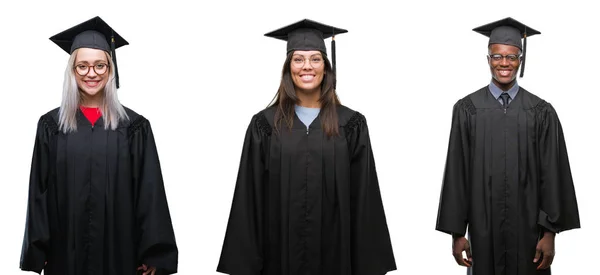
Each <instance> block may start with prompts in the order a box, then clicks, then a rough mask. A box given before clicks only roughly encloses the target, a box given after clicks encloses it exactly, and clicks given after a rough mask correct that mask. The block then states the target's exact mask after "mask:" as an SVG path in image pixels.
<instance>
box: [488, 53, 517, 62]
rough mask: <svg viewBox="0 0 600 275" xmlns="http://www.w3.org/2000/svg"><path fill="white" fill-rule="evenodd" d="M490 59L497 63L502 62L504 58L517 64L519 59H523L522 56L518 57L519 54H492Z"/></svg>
mask: <svg viewBox="0 0 600 275" xmlns="http://www.w3.org/2000/svg"><path fill="white" fill-rule="evenodd" d="M488 57H489V58H490V59H492V60H493V61H496V62H498V61H502V60H503V59H504V58H506V59H507V60H508V61H510V62H515V61H517V60H519V58H521V56H520V55H517V54H508V55H501V54H490V55H488Z"/></svg>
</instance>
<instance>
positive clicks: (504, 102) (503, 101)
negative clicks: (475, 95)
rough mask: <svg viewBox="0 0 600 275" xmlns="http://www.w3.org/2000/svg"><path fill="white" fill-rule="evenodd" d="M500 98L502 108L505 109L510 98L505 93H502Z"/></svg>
mask: <svg viewBox="0 0 600 275" xmlns="http://www.w3.org/2000/svg"><path fill="white" fill-rule="evenodd" d="M500 97H501V98H502V107H503V108H505V109H506V107H507V106H508V99H509V98H510V95H508V94H507V93H502V94H501V95H500Z"/></svg>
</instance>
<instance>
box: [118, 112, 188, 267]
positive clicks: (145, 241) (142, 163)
mask: <svg viewBox="0 0 600 275" xmlns="http://www.w3.org/2000/svg"><path fill="white" fill-rule="evenodd" d="M129 127H130V128H129V129H128V134H129V143H130V150H131V160H132V175H133V183H134V186H135V196H136V201H135V207H136V219H137V222H136V224H137V226H136V229H137V236H138V238H139V239H138V245H139V247H138V260H139V261H140V264H146V265H148V266H153V267H156V268H157V270H160V272H161V274H173V273H176V272H177V261H178V249H177V244H176V242H175V234H174V232H173V225H172V223H171V216H170V213H169V207H168V204H167V197H166V194H165V188H164V184H163V178H162V173H161V168H160V162H159V158H158V152H157V149H156V144H155V142H154V135H153V134H152V128H151V127H150V122H149V121H148V120H147V119H145V118H144V117H142V116H140V117H138V118H137V119H135V120H134V121H133V122H132V124H131V125H130V126H129Z"/></svg>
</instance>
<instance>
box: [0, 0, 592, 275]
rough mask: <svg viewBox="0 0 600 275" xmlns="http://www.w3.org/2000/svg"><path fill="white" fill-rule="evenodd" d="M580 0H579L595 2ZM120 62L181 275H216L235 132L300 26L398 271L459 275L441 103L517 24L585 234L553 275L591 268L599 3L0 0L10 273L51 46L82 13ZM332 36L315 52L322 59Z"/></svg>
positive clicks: (55, 93) (486, 77)
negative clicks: (373, 172) (344, 114)
mask: <svg viewBox="0 0 600 275" xmlns="http://www.w3.org/2000/svg"><path fill="white" fill-rule="evenodd" d="M589 3H592V2H591V1H590V2H589ZM97 15H98V16H100V17H102V18H103V19H104V20H105V21H106V22H107V23H108V24H109V25H111V26H112V27H113V28H114V29H115V30H116V31H117V32H118V33H119V34H120V35H122V36H123V37H124V38H125V39H127V40H128V41H129V43H130V45H128V46H125V47H122V48H120V49H118V50H117V57H118V64H119V73H120V76H121V89H119V97H120V100H121V102H122V103H123V104H124V105H126V106H128V107H130V108H132V109H133V110H135V111H137V112H138V113H140V114H142V115H144V116H146V117H147V118H148V119H149V120H150V122H151V123H152V127H153V130H154V134H155V138H156V142H157V146H158V150H159V155H160V160H161V165H162V170H163V175H164V182H165V187H166V191H167V196H168V200H169V207H170V210H171V215H172V219H173V225H174V228H175V235H176V239H177V244H178V247H179V253H180V254H179V255H180V257H179V274H216V272H215V269H216V266H217V263H218V260H219V255H220V252H221V245H222V242H223V237H224V234H225V228H226V225H227V220H228V216H229V211H230V207H231V200H232V196H233V191H234V186H235V179H236V175H237V170H238V166H239V159H240V153H241V148H242V142H243V138H244V133H245V131H246V128H247V126H248V123H249V122H250V118H251V117H252V115H253V114H255V113H256V112H258V111H260V110H261V109H262V108H264V107H266V106H267V104H268V103H269V102H270V100H271V99H272V97H273V95H274V94H275V92H276V90H277V88H278V85H279V80H280V73H281V69H282V65H283V62H284V59H285V47H286V45H285V42H283V41H279V40H275V39H271V38H267V37H265V36H264V34H265V33H267V32H269V31H272V30H274V29H277V28H279V27H282V26H285V25H288V24H291V23H294V22H296V21H299V20H301V19H304V18H309V19H312V20H315V21H319V22H322V23H325V24H329V25H333V26H336V27H340V28H345V29H347V30H349V32H348V33H346V34H343V35H339V36H337V37H336V42H337V65H338V69H337V70H338V94H339V97H340V98H341V101H342V103H343V104H345V105H346V106H349V107H350V108H353V109H355V110H358V111H360V112H361V113H363V114H364V115H365V116H366V117H367V121H368V125H369V129H370V134H371V142H372V146H373V150H374V154H375V161H376V165H377V172H378V176H379V183H380V187H381V191H382V196H383V202H384V207H385V210H386V214H387V221H388V226H389V229H390V233H391V238H392V243H393V248H394V253H395V256H396V262H397V265H398V271H395V272H392V273H389V274H465V272H466V269H464V268H463V267H459V266H457V265H456V263H455V262H454V260H453V258H452V256H451V249H450V246H451V238H450V236H448V235H445V234H443V233H440V232H437V231H435V230H434V228H435V222H436V215H437V207H438V199H439V193H440V187H441V179H442V172H443V169H444V163H445V158H446V150H447V145H448V137H449V130H450V119H451V111H452V105H453V104H454V103H455V102H456V101H457V100H458V99H460V98H462V97H463V96H465V95H467V94H468V93H471V92H474V91H475V90H477V89H479V88H481V87H483V86H484V85H487V84H488V83H489V81H490V73H489V68H488V65H487V62H486V54H487V42H488V40H487V38H486V37H484V36H482V35H479V34H477V33H475V32H473V31H471V30H472V29H473V28H475V27H478V26H480V25H483V24H486V23H489V22H492V21H496V20H499V19H502V18H504V17H508V16H510V17H513V18H515V19H517V20H519V21H521V22H523V23H525V24H527V25H529V26H530V27H532V28H535V29H537V30H539V31H541V32H542V34H541V35H536V36H533V37H530V39H528V48H527V49H528V51H527V53H528V55H527V65H526V66H527V69H526V71H525V77H524V78H522V79H519V80H518V81H519V84H520V85H521V86H522V87H524V88H526V89H528V90H529V91H531V92H533V93H534V94H537V95H538V96H540V97H542V98H544V99H546V100H547V101H549V102H550V103H552V104H553V105H554V107H555V108H556V110H557V112H558V115H559V117H560V119H561V122H562V126H563V129H564V132H565V136H566V142H567V148H568V152H569V157H570V162H571V168H572V172H573V177H574V180H575V188H576V193H577V198H578V203H579V209H580V216H581V225H582V229H579V230H573V231H569V232H565V233H562V234H559V235H558V236H557V237H556V251H557V253H556V258H555V261H554V264H553V265H552V267H553V274H591V273H594V272H595V271H594V270H597V268H596V267H597V262H596V261H597V260H598V257H597V252H598V249H597V248H598V247H600V241H599V239H598V233H596V232H597V229H598V228H600V218H599V215H598V209H600V200H599V195H600V192H599V191H600V188H599V187H598V186H599V183H600V182H599V180H598V176H597V175H598V169H599V166H598V165H599V164H600V161H599V160H598V156H600V145H599V142H598V138H599V130H598V117H599V116H598V111H597V107H596V106H597V105H598V103H599V101H600V96H599V95H598V92H600V91H599V88H598V84H597V81H598V74H599V73H600V69H599V68H598V64H600V55H598V46H599V42H600V40H599V38H598V33H597V27H598V26H600V19H599V16H598V15H597V9H594V8H593V4H587V2H586V1H576V0H572V1H556V2H554V1H494V2H492V1H485V2H484V1H470V2H468V1H441V0H440V1H402V2H401V1H375V0H370V1H360V2H352V1H337V2H330V1H303V2H298V1H294V2H292V1H285V2H284V1H189V2H187V1H185V2H184V1H177V0H169V1H159V2H154V1H145V2H142V1H139V2H138V1H136V2H133V1H131V2H129V1H127V2H126V1H93V2H92V1H3V3H2V4H0V34H1V38H0V52H1V59H0V121H1V124H0V126H1V127H0V131H1V132H0V133H1V134H0V184H1V186H2V188H1V189H0V190H1V191H0V211H1V212H0V215H1V216H0V224H1V225H0V229H1V231H0V244H1V245H0V253H1V254H0V267H1V268H2V270H3V271H2V273H3V274H21V272H20V271H19V269H18V266H19V256H20V252H21V244H22V237H23V232H24V231H23V230H24V225H25V214H26V200H27V189H28V179H29V169H30V164H31V155H32V150H33V141H34V137H35V130H36V123H37V120H38V118H39V117H40V115H42V114H44V113H45V112H47V111H49V110H51V109H53V108H55V107H58V105H59V103H60V97H61V91H62V81H63V73H64V70H65V68H66V65H67V64H66V63H67V59H68V55H67V54H66V53H65V52H63V51H62V50H61V49H60V48H58V47H57V46H55V45H54V44H53V43H52V42H51V41H50V40H49V39H48V38H49V37H50V36H52V35H54V34H56V33H58V32H61V31H63V30H65V29H67V28H69V27H71V26H74V25H76V24H79V23H80V22H83V21H85V20H88V19H89V18H92V17H94V16H97ZM329 43H330V40H329V39H327V41H326V45H327V47H328V49H329V47H330V44H329Z"/></svg>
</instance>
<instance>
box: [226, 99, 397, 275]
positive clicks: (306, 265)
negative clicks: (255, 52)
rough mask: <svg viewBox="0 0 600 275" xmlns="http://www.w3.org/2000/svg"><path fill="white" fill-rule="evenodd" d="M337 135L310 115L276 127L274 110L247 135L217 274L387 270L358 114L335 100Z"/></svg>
mask: <svg viewBox="0 0 600 275" xmlns="http://www.w3.org/2000/svg"><path fill="white" fill-rule="evenodd" d="M337 113H338V117H339V125H340V126H339V131H340V135H339V136H338V137H335V138H332V139H328V138H327V137H326V135H325V134H324V131H323V130H322V129H321V121H320V119H319V117H317V118H316V119H315V120H314V121H313V122H312V124H311V125H310V127H309V128H310V130H308V131H307V129H306V126H305V125H304V124H303V123H302V122H301V121H300V120H299V118H298V117H297V116H295V119H294V124H293V128H292V129H291V131H290V130H288V128H287V127H286V126H283V127H282V128H283V129H282V130H281V132H280V133H275V130H274V128H273V119H274V115H275V107H270V108H268V109H266V110H264V111H262V112H260V113H258V114H256V115H255V116H254V117H253V118H252V121H251V122H250V125H249V127H248V130H247V132H246V138H245V141H244V147H243V151H242V156H241V162H240V167H239V173H238V178H237V184H236V188H235V193H234V197H233V204H232V208H231V213H230V217H229V223H228V226H227V232H226V235H225V240H224V244H223V250H222V252H221V258H220V262H219V265H218V267H217V271H219V272H222V273H226V274H232V275H383V274H386V273H387V272H388V271H391V270H395V269H396V264H395V260H394V255H393V252H392V246H391V242H390V236H389V232H388V228H387V223H386V218H385V214H384V209H383V205H382V200H381V194H380V190H379V184H378V180H377V175H376V171H375V163H374V160H373V152H372V151H371V145H370V140H369V132H368V128H367V123H366V120H365V117H364V116H362V115H361V114H360V113H358V112H355V111H352V110H350V109H348V108H346V107H344V106H337Z"/></svg>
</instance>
